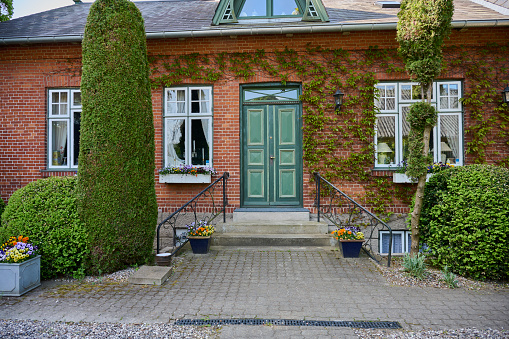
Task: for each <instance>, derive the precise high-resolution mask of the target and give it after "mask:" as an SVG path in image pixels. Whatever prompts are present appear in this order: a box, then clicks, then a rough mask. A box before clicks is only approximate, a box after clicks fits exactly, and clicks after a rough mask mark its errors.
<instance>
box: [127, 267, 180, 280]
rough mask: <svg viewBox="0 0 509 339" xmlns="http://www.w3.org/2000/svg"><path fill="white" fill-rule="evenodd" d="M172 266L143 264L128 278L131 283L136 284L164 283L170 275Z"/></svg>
mask: <svg viewBox="0 0 509 339" xmlns="http://www.w3.org/2000/svg"><path fill="white" fill-rule="evenodd" d="M171 272H172V268H171V267H163V266H146V265H145V266H141V267H140V268H139V269H138V270H137V271H136V272H134V273H133V274H132V275H131V276H130V277H129V279H128V282H129V283H130V284H136V285H162V284H163V283H164V282H165V281H166V280H167V279H168V277H169V276H170V274H171Z"/></svg>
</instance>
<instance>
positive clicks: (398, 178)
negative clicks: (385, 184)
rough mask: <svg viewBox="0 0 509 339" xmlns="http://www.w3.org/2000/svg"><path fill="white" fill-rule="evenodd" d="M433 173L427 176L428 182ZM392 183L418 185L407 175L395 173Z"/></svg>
mask: <svg viewBox="0 0 509 339" xmlns="http://www.w3.org/2000/svg"><path fill="white" fill-rule="evenodd" d="M432 175H433V173H428V174H426V182H427V181H428V180H429V178H431V176H432ZM392 181H393V182H395V183H397V184H416V183H417V181H412V179H411V178H409V177H407V175H406V174H405V173H393V174H392Z"/></svg>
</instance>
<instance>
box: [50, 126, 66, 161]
mask: <svg viewBox="0 0 509 339" xmlns="http://www.w3.org/2000/svg"><path fill="white" fill-rule="evenodd" d="M52 125H53V151H58V152H60V153H63V152H64V149H65V144H66V142H67V122H65V121H54V122H53V123H52ZM62 155H64V154H62Z"/></svg>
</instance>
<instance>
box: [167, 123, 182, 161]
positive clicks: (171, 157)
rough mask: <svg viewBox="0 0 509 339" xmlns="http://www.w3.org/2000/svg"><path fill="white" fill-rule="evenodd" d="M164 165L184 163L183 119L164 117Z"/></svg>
mask: <svg viewBox="0 0 509 339" xmlns="http://www.w3.org/2000/svg"><path fill="white" fill-rule="evenodd" d="M165 123H166V165H167V166H180V165H184V164H185V158H186V157H185V154H186V153H185V152H186V143H185V136H186V124H185V120H184V119H166V121H165Z"/></svg>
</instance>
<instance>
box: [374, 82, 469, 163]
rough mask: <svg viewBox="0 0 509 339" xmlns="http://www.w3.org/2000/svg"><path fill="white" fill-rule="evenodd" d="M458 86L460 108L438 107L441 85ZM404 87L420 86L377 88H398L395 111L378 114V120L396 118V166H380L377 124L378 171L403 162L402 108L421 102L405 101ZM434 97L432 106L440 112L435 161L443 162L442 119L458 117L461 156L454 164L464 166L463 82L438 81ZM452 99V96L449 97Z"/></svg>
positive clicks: (383, 84)
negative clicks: (388, 117) (387, 117)
mask: <svg viewBox="0 0 509 339" xmlns="http://www.w3.org/2000/svg"><path fill="white" fill-rule="evenodd" d="M442 84H445V85H452V84H454V85H457V86H458V107H457V108H447V109H439V108H438V105H439V103H440V98H441V96H439V94H440V93H439V88H440V85H442ZM403 85H411V86H412V85H419V84H418V83H416V82H381V83H379V84H377V85H376V86H379V87H382V86H384V87H385V86H396V90H395V91H396V100H395V101H396V103H395V109H394V110H380V109H379V111H378V112H379V113H377V114H376V118H377V119H378V118H379V117H384V116H396V128H395V130H396V131H395V132H396V141H395V145H396V150H395V152H396V154H395V162H396V163H395V164H394V165H393V164H389V165H388V164H378V154H377V145H378V136H377V128H376V123H375V136H374V147H375V164H374V167H375V168H377V169H391V168H395V167H396V166H397V165H398V164H399V163H401V161H402V160H403V135H402V133H403V114H402V107H406V106H410V105H411V104H413V103H415V102H419V101H421V100H420V99H418V100H415V99H414V100H408V99H405V100H403V98H402V95H401V92H402V86H403ZM432 93H433V94H432V95H433V99H432V101H431V104H432V105H433V106H434V107H435V108H436V109H437V111H438V121H437V126H435V127H434V128H433V138H434V139H433V145H435V147H434V149H433V161H435V162H440V161H441V153H442V151H441V142H440V140H441V138H440V118H441V117H443V116H447V115H452V116H457V117H458V129H459V130H458V133H459V146H458V149H459V154H458V158H456V159H457V160H458V161H457V162H456V163H455V164H454V165H455V166H463V164H464V149H463V145H464V135H463V130H464V129H463V106H462V103H461V97H462V94H463V91H462V82H461V81H457V80H455V81H447V80H440V81H436V82H434V83H433V85H432ZM448 97H450V96H448ZM378 98H379V96H377V98H375V105H377V103H378Z"/></svg>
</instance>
